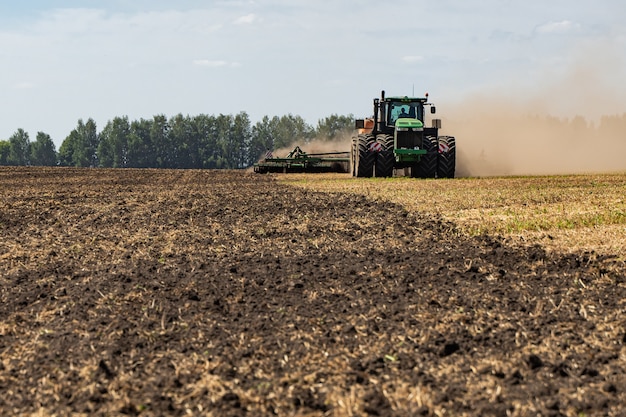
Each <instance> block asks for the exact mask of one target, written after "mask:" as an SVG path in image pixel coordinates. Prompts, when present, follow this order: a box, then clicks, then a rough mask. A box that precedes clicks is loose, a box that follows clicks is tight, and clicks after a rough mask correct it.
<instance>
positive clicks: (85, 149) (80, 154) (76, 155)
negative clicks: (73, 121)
mask: <svg viewBox="0 0 626 417" xmlns="http://www.w3.org/2000/svg"><path fill="white" fill-rule="evenodd" d="M98 141H99V135H98V131H97V129H96V122H94V121H93V119H89V120H87V123H84V122H83V120H82V119H80V120H78V126H77V127H76V129H74V130H72V132H70V134H69V136H68V137H67V138H65V140H64V141H63V143H62V144H61V147H60V148H59V163H60V165H62V166H76V167H95V166H98Z"/></svg>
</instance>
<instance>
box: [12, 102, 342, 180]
mask: <svg viewBox="0 0 626 417" xmlns="http://www.w3.org/2000/svg"><path fill="white" fill-rule="evenodd" d="M353 128H354V117H353V116H352V115H346V116H340V115H336V114H333V115H331V116H329V117H326V118H324V119H320V120H319V121H318V123H317V125H316V126H312V125H309V124H307V123H306V122H305V121H304V119H303V118H302V117H300V116H294V115H291V114H289V115H285V116H281V117H278V116H274V117H271V118H270V117H269V116H265V117H263V118H262V119H261V120H260V121H258V122H257V123H254V124H252V123H251V121H250V118H249V117H248V115H247V114H246V113H245V112H241V113H239V114H236V115H224V114H220V115H206V114H200V115H197V116H183V115H182V114H178V115H176V116H173V117H170V118H167V117H166V116H164V115H157V116H154V117H152V118H151V119H139V120H133V121H130V120H129V119H128V117H127V116H123V117H116V118H114V119H113V120H110V121H108V122H107V124H106V125H105V126H104V128H103V129H102V130H101V131H100V132H98V129H97V126H96V123H95V121H94V120H93V119H91V118H90V119H88V120H87V121H86V122H84V121H83V120H82V119H81V120H79V121H78V125H77V126H76V128H75V129H74V130H72V131H71V132H70V134H69V135H68V136H67V137H66V138H65V140H64V141H63V142H62V144H61V146H60V147H59V149H58V151H57V149H56V147H55V144H54V142H53V140H52V139H51V137H50V135H48V134H46V133H44V132H38V133H37V136H36V138H35V140H34V141H31V140H30V137H29V135H28V133H27V132H25V131H24V130H23V129H18V130H17V131H16V132H15V133H14V134H13V135H12V136H11V137H10V138H9V139H8V140H0V165H13V166H25V165H32V166H73V167H102V168H181V169H203V168H204V169H239V168H246V167H249V166H251V165H253V164H254V163H255V162H257V160H258V159H259V158H260V157H261V156H263V155H264V154H265V152H266V151H267V150H275V149H280V148H284V147H288V146H291V145H292V144H293V143H294V142H298V143H307V142H309V141H311V140H313V139H321V140H327V141H331V140H335V139H337V138H341V137H343V136H344V135H345V134H346V133H348V132H351V131H352V130H353Z"/></svg>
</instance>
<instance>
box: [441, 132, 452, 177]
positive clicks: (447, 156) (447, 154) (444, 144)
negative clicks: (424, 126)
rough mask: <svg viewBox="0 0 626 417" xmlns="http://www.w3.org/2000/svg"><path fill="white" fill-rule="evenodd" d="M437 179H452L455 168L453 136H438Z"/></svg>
mask: <svg viewBox="0 0 626 417" xmlns="http://www.w3.org/2000/svg"><path fill="white" fill-rule="evenodd" d="M438 141H439V156H438V159H439V160H438V161H437V177H438V178H454V172H455V168H456V139H455V138H454V136H439V138H438Z"/></svg>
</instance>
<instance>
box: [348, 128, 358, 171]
mask: <svg viewBox="0 0 626 417" xmlns="http://www.w3.org/2000/svg"><path fill="white" fill-rule="evenodd" d="M357 149H358V144H357V138H356V137H352V142H351V143H350V173H351V174H352V176H353V177H356V164H357V157H358V155H357Z"/></svg>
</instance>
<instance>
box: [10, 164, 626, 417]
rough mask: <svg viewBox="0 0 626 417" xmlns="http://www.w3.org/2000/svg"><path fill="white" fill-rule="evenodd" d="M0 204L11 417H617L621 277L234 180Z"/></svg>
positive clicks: (390, 210) (169, 178) (164, 183)
mask: <svg viewBox="0 0 626 417" xmlns="http://www.w3.org/2000/svg"><path fill="white" fill-rule="evenodd" d="M355 181H357V180H355ZM0 197H1V199H0V233H1V235H0V286H1V290H0V291H1V292H0V300H1V303H0V352H1V355H2V356H1V362H0V414H2V415H29V414H37V415H70V414H73V415H81V414H82V415H100V416H104V415H142V416H144V415H145V416H156V415H172V416H182V415H188V414H191V415H213V416H243V415H249V416H263V415H278V416H293V415H297V416H305V415H306V416H322V415H336V416H392V415H393V416H395V415H402V416H405V415H406V416H409V415H411V416H413V415H426V416H432V415H437V416H439V415H450V416H459V415H468V416H469V415H482V416H491V415H492V416H509V415H513V416H527V415H540V416H561V415H564V416H579V415H585V416H591V415H598V416H618V415H625V413H626V406H624V404H626V350H624V345H625V344H626V315H625V314H624V311H625V308H626V268H625V266H624V263H623V261H620V260H619V259H620V258H618V257H614V258H612V257H606V256H599V255H597V254H595V253H578V254H569V255H562V254H555V253H548V252H547V251H545V250H544V249H543V248H541V247H538V246H532V247H521V246H519V245H518V244H514V243H512V242H509V241H507V240H506V239H504V238H501V237H495V236H481V237H466V236H464V235H463V234H461V233H459V232H458V231H457V230H456V228H455V225H454V224H450V223H448V222H445V221H442V220H441V219H439V218H437V217H436V216H434V215H432V214H429V213H409V212H407V211H406V210H404V209H403V208H401V207H400V206H397V205H393V204H388V205H383V204H380V203H374V202H373V201H369V200H368V199H366V198H365V197H355V196H353V195H342V194H326V193H316V192H310V191H305V190H302V189H298V188H291V187H289V186H286V185H281V184H279V183H277V182H276V181H274V180H273V179H272V177H270V176H265V175H259V174H251V173H243V172H216V171H156V170H87V169H86V170H79V169H36V168H22V169H11V168H4V169H0Z"/></svg>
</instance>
